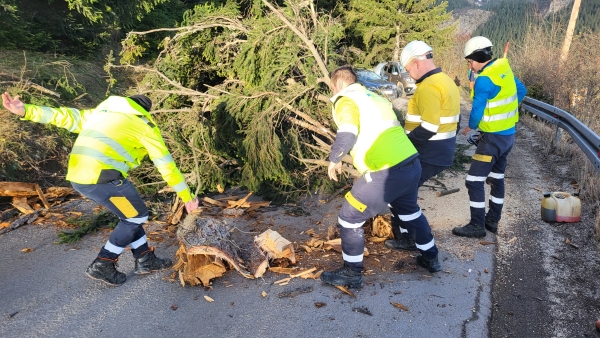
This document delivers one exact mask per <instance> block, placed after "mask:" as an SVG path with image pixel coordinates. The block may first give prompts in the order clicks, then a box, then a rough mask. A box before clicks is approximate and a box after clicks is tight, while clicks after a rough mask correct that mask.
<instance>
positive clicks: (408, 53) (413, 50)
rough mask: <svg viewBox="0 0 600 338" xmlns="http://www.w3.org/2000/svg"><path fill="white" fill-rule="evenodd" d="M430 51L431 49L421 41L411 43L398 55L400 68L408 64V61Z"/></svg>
mask: <svg viewBox="0 0 600 338" xmlns="http://www.w3.org/2000/svg"><path fill="white" fill-rule="evenodd" d="M432 50H433V49H432V48H431V47H430V46H429V45H428V44H426V43H425V42H423V41H419V40H414V41H411V42H409V43H408V44H407V45H406V46H405V47H404V49H402V53H400V64H401V65H402V67H406V65H407V64H408V62H410V60H412V59H413V58H415V57H416V56H419V55H423V54H425V53H427V52H431V51H432Z"/></svg>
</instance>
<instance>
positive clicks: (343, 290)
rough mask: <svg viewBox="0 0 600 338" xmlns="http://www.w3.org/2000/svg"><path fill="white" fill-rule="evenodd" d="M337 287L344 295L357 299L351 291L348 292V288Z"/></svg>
mask: <svg viewBox="0 0 600 338" xmlns="http://www.w3.org/2000/svg"><path fill="white" fill-rule="evenodd" d="M335 287H336V288H337V289H339V290H341V291H342V292H343V293H345V294H347V295H350V296H351V297H352V298H356V296H355V295H354V294H353V293H352V292H351V291H350V290H348V288H347V287H345V286H341V285H336V286H335Z"/></svg>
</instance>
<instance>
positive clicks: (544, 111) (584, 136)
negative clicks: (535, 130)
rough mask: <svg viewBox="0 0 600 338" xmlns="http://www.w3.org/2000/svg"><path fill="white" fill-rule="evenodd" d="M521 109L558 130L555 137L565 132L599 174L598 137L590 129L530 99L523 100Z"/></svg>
mask: <svg viewBox="0 0 600 338" xmlns="http://www.w3.org/2000/svg"><path fill="white" fill-rule="evenodd" d="M521 109H523V110H525V111H527V112H529V113H531V114H535V115H536V116H537V117H539V118H541V119H543V120H545V121H547V122H549V123H552V124H554V125H556V126H557V127H558V128H560V129H557V137H559V136H560V135H559V134H558V133H559V131H561V129H564V130H566V131H567V132H568V133H569V135H571V138H572V139H573V141H575V143H576V144H577V145H578V146H579V148H580V149H581V150H582V151H583V152H584V153H585V155H586V156H587V157H588V158H589V159H590V161H591V162H592V164H593V165H594V167H596V170H597V171H598V172H600V136H598V135H596V134H595V133H594V132H593V131H592V130H591V129H590V128H588V127H587V126H586V125H584V124H583V123H581V121H579V120H578V119H576V118H575V117H573V115H571V114H569V113H568V112H566V111H564V110H562V109H559V108H556V107H554V106H551V105H549V104H547V103H544V102H542V101H538V100H534V99H532V98H530V97H525V99H523V102H522V103H521Z"/></svg>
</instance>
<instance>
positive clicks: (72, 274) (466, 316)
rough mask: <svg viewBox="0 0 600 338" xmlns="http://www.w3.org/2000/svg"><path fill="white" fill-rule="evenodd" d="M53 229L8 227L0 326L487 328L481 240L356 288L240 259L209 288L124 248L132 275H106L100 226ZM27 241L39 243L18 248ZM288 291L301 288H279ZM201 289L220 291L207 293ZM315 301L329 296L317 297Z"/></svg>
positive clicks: (478, 331)
mask: <svg viewBox="0 0 600 338" xmlns="http://www.w3.org/2000/svg"><path fill="white" fill-rule="evenodd" d="M271 213H273V216H274V217H275V219H276V222H277V223H285V222H288V223H289V225H293V224H294V222H297V219H295V218H285V217H283V216H282V215H281V214H280V211H272V212H271ZM311 217H313V218H315V217H318V215H316V214H313V215H311ZM286 219H287V221H286ZM56 239H57V235H56V229H54V228H53V227H43V226H39V225H28V226H24V227H22V228H19V229H17V230H15V231H12V232H9V233H7V234H5V235H3V236H1V237H0V256H1V257H4V259H2V260H1V261H0V271H1V273H0V285H1V288H0V290H1V292H0V314H2V316H0V336H1V337H90V336H94V337H115V336H129V337H165V336H175V337H181V336H201V337H266V336H268V337H388V336H392V335H394V336H402V337H485V336H487V335H488V320H489V318H490V315H491V300H490V298H491V297H490V285H491V281H492V275H493V253H494V251H495V248H494V246H493V245H491V246H481V245H477V246H478V247H477V250H476V251H475V253H474V255H473V257H472V259H468V260H463V259H460V258H457V257H456V256H455V255H452V254H450V253H448V252H442V253H441V256H440V259H441V260H442V264H443V268H444V272H440V273H437V274H430V273H428V272H427V271H426V270H424V269H422V268H417V269H414V270H411V271H409V272H406V273H394V272H392V271H391V269H390V271H387V272H382V271H379V272H378V273H376V274H373V275H367V276H365V277H364V281H365V285H364V287H363V288H361V289H359V290H354V293H355V295H356V299H354V298H352V297H350V296H349V295H346V294H344V293H342V292H341V291H340V290H337V289H335V288H333V287H331V286H328V285H324V284H322V283H321V282H320V281H319V280H303V279H298V278H296V279H293V280H292V281H291V283H290V284H289V285H287V286H278V285H275V284H273V282H274V281H275V280H278V279H280V278H282V276H281V275H275V274H272V273H267V274H266V277H265V278H264V279H257V280H249V279H245V278H243V277H241V276H240V275H238V274H237V273H236V272H235V271H233V272H228V273H227V274H226V275H225V276H224V277H222V278H219V279H216V280H215V281H214V283H213V289H212V290H210V289H205V288H202V287H189V286H187V287H185V288H183V287H182V286H181V285H180V284H179V283H173V282H170V281H168V278H163V277H168V276H169V275H170V272H159V273H156V274H152V275H146V276H137V275H133V273H132V270H133V259H132V257H131V254H130V253H129V252H127V251H126V252H125V254H124V255H122V258H121V260H120V261H119V264H120V265H119V269H120V270H122V271H124V272H126V273H127V277H128V280H127V282H126V283H125V284H124V285H122V286H120V287H110V286H107V285H105V284H103V283H100V282H97V281H94V280H92V279H90V278H88V277H87V276H86V275H85V274H84V270H85V267H86V266H87V265H88V264H89V263H90V262H91V261H92V260H93V259H94V257H95V255H96V253H97V249H98V248H99V247H100V246H101V245H102V244H103V243H104V242H105V240H106V238H105V237H104V236H102V235H100V234H96V235H92V236H88V237H87V238H86V239H85V240H84V241H83V242H81V243H78V244H77V245H57V244H54V242H55V241H56ZM379 245H380V244H379ZM23 248H32V249H34V251H33V252H30V253H22V252H21V251H20V250H21V249H23ZM175 249H176V247H175V246H169V247H162V248H159V249H157V252H158V254H159V255H161V254H162V256H171V257H172V256H174V251H175ZM336 259H337V260H340V258H339V257H337V258H336ZM390 264H391V263H390ZM485 271H487V273H486V272H485ZM263 291H265V292H266V293H267V297H265V298H263V297H262V292H263ZM301 291H304V293H302V292H301ZM285 292H288V293H294V292H296V293H297V295H295V297H282V298H280V296H279V295H280V294H281V293H285ZM205 295H206V296H209V297H211V298H212V299H214V302H212V303H209V302H207V301H206V300H205V299H204V296H205ZM317 302H321V303H325V304H326V305H325V306H322V307H320V308H318V307H317V306H315V303H317ZM390 302H397V303H401V304H403V305H405V306H406V307H407V308H408V309H409V311H403V310H400V309H397V308H395V307H393V306H392V305H391V304H390Z"/></svg>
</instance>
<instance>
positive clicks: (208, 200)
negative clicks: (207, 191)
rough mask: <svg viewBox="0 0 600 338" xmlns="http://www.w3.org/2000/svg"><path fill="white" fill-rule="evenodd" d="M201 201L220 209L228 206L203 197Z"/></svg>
mask: <svg viewBox="0 0 600 338" xmlns="http://www.w3.org/2000/svg"><path fill="white" fill-rule="evenodd" d="M202 200H203V201H204V202H206V203H208V204H212V205H215V206H217V207H222V208H225V207H227V206H228V204H227V203H223V202H220V201H217V200H213V199H212V198H210V197H204V198H202Z"/></svg>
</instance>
